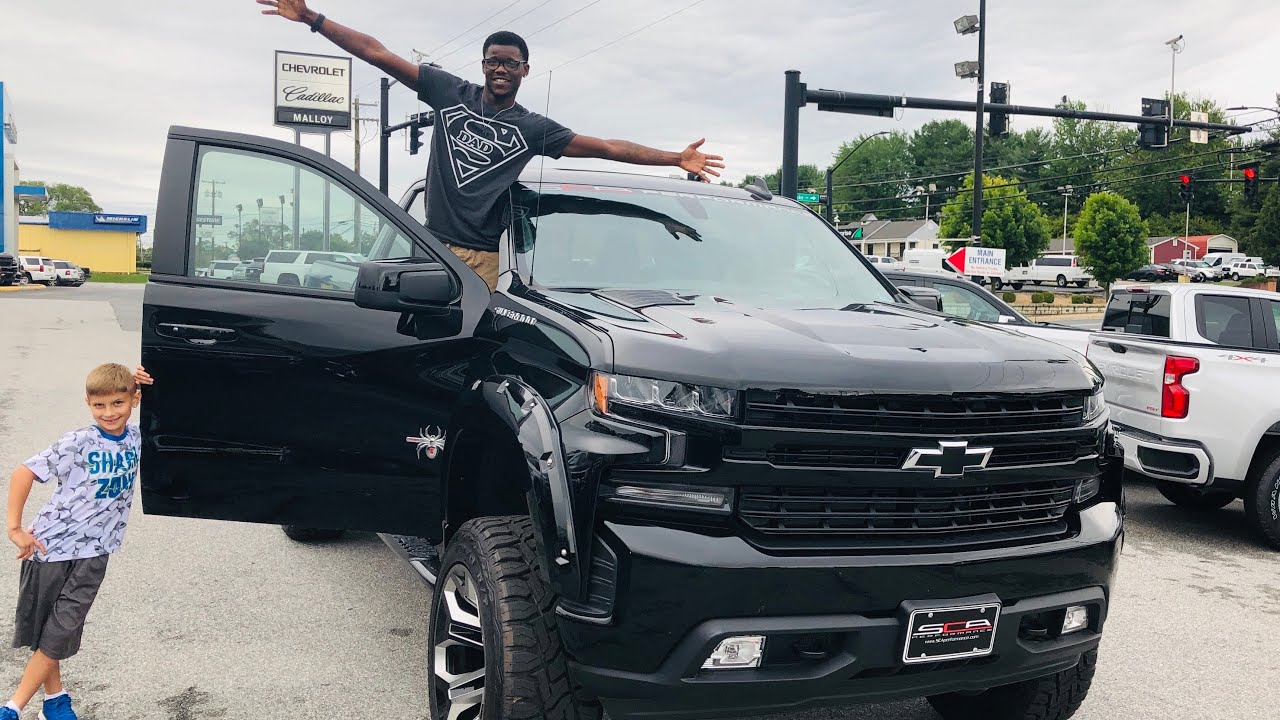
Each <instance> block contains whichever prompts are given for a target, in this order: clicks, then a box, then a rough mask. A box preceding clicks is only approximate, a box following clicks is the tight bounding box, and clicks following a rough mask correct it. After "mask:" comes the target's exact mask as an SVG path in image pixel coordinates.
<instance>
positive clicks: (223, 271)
mask: <svg viewBox="0 0 1280 720" xmlns="http://www.w3.org/2000/svg"><path fill="white" fill-rule="evenodd" d="M239 265H240V261H239V260H214V261H213V262H211V263H209V267H208V270H207V271H206V275H205V277H211V278H215V279H218V280H228V279H230V278H231V273H232V272H234V271H235V269H236V268H237V267H238V266H239Z"/></svg>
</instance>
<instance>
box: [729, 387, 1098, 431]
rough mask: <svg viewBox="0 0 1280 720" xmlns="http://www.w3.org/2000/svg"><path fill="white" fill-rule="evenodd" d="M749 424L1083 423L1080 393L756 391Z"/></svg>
mask: <svg viewBox="0 0 1280 720" xmlns="http://www.w3.org/2000/svg"><path fill="white" fill-rule="evenodd" d="M745 420H746V423H747V424H748V425H758V426H765V427H780V428H804V429H811V430H852V431H860V432H879V433H911V434H932V435H939V434H960V433H970V434H972V433H1002V432H1033V431H1043V430H1065V429H1070V428H1075V427H1080V426H1081V425H1082V424H1083V421H1084V398H1083V397H1082V396H1078V395H1062V394H1046V395H1028V396H1017V395H1012V396H1011V395H1000V396H974V397H960V396H948V397H938V398H927V397H892V396H863V395H823V394H811V393H805V392H800V391H782V392H770V391H752V392H751V393H749V394H748V396H747V404H746V417H745Z"/></svg>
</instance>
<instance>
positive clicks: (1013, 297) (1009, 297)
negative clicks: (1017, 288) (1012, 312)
mask: <svg viewBox="0 0 1280 720" xmlns="http://www.w3.org/2000/svg"><path fill="white" fill-rule="evenodd" d="M1000 299H1002V300H1004V301H1005V302H1007V303H1010V304H1013V303H1015V302H1017V300H1018V294H1017V293H1011V292H1007V293H1004V294H1003V295H1001V296H1000Z"/></svg>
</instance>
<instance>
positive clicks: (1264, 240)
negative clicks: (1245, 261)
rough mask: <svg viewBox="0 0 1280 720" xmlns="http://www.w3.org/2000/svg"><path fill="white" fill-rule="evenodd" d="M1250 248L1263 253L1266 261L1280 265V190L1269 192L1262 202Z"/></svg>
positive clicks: (1263, 258)
mask: <svg viewBox="0 0 1280 720" xmlns="http://www.w3.org/2000/svg"><path fill="white" fill-rule="evenodd" d="M1250 249H1251V251H1252V252H1256V253H1258V254H1259V255H1261V256H1262V261H1263V262H1264V263H1266V264H1268V265H1280V192H1276V191H1274V190H1273V191H1272V192H1270V193H1268V194H1267V199H1266V201H1265V202H1264V203H1262V211H1261V212H1259V213H1258V221H1257V222H1256V223H1255V224H1254V235H1253V242H1252V243H1251V244H1250Z"/></svg>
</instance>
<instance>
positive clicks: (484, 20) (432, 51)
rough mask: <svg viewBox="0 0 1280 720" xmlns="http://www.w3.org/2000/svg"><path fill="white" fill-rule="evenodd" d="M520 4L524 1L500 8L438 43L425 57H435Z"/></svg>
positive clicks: (516, 1) (517, 1) (519, 0)
mask: <svg viewBox="0 0 1280 720" xmlns="http://www.w3.org/2000/svg"><path fill="white" fill-rule="evenodd" d="M521 2H524V0H515V2H513V3H511V4H509V5H507V6H505V7H503V8H502V9H501V10H499V11H498V12H496V13H494V14H492V15H490V16H489V17H487V18H485V19H483V20H481V21H480V22H478V23H476V24H475V25H472V26H471V27H469V28H467V29H466V30H463V31H462V32H460V33H458V34H457V35H454V36H453V37H451V38H449V39H448V40H445V41H444V42H442V43H440V44H439V45H437V46H436V47H435V48H434V49H432V50H430V51H429V52H427V57H431V56H432V55H435V54H436V53H438V52H440V51H441V50H443V49H445V48H446V47H448V45H449V43H451V42H453V41H454V40H457V39H458V38H460V37H462V36H463V35H466V34H467V33H469V32H471V31H472V30H475V29H476V28H478V27H480V26H481V25H483V24H485V23H487V22H489V21H490V20H492V19H494V18H496V17H498V16H499V15H501V14H502V13H504V12H506V11H507V10H509V9H511V8H512V7H513V6H515V5H519V4H520V3H521Z"/></svg>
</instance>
